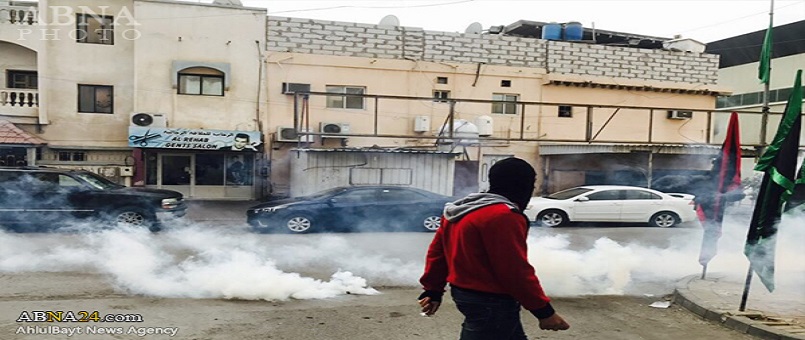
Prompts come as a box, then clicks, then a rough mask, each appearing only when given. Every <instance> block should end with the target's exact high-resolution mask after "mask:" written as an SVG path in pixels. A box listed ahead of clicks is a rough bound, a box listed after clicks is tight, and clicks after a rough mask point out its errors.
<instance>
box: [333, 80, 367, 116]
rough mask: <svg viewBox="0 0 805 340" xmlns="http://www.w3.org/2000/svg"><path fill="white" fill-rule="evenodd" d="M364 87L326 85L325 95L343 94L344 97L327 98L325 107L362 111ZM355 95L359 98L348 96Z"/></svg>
mask: <svg viewBox="0 0 805 340" xmlns="http://www.w3.org/2000/svg"><path fill="white" fill-rule="evenodd" d="M365 89H366V88H364V87H353V86H331V85H327V93H343V94H346V95H345V96H327V107H328V108H335V109H358V110H362V109H363V97H362V96H360V95H363V94H364V92H365ZM350 94H353V95H355V94H357V95H359V96H349V95H350Z"/></svg>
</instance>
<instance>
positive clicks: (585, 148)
mask: <svg viewBox="0 0 805 340" xmlns="http://www.w3.org/2000/svg"><path fill="white" fill-rule="evenodd" d="M742 150H743V152H742V153H743V154H744V155H746V156H749V155H753V153H754V152H755V150H754V149H753V148H742ZM720 151H721V146H720V145H709V144H540V146H539V154H540V155H541V156H550V155H575V154H585V153H630V152H652V153H657V154H676V155H716V154H718V153H719V152H720Z"/></svg>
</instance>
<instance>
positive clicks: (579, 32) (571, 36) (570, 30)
mask: <svg viewBox="0 0 805 340" xmlns="http://www.w3.org/2000/svg"><path fill="white" fill-rule="evenodd" d="M583 37H584V26H582V25H581V23H580V22H576V21H571V22H569V23H566V24H565V40H569V41H578V40H581V39H582V38H583Z"/></svg>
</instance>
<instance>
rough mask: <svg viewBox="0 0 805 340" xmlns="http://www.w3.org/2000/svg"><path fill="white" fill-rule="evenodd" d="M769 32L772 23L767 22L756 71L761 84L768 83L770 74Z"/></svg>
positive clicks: (770, 42)
mask: <svg viewBox="0 0 805 340" xmlns="http://www.w3.org/2000/svg"><path fill="white" fill-rule="evenodd" d="M771 31H772V21H771V20H769V28H768V29H767V30H766V37H765V38H763V47H762V48H761V49H760V63H759V65H758V69H757V77H758V79H760V83H762V84H768V83H769V76H770V74H771V44H772V41H771V40H772V39H771Z"/></svg>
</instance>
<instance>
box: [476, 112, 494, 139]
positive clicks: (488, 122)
mask: <svg viewBox="0 0 805 340" xmlns="http://www.w3.org/2000/svg"><path fill="white" fill-rule="evenodd" d="M475 126H477V127H478V135H479V136H482V137H488V136H491V135H492V133H493V132H494V126H493V125H492V117H489V116H478V118H475Z"/></svg>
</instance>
